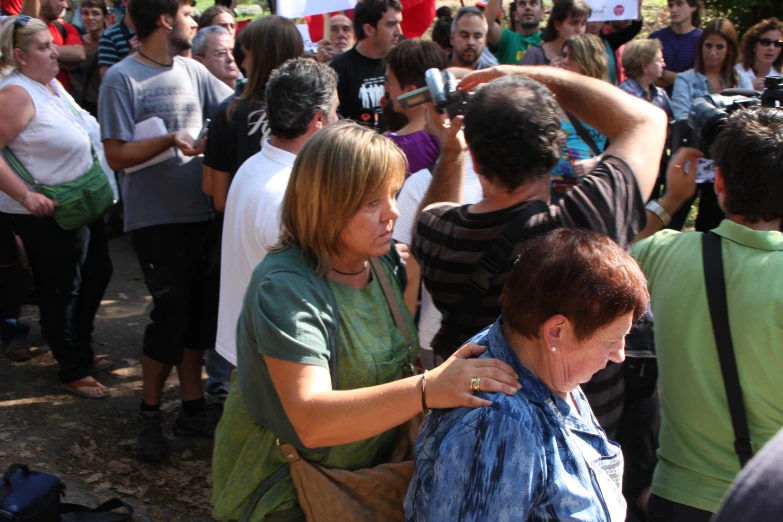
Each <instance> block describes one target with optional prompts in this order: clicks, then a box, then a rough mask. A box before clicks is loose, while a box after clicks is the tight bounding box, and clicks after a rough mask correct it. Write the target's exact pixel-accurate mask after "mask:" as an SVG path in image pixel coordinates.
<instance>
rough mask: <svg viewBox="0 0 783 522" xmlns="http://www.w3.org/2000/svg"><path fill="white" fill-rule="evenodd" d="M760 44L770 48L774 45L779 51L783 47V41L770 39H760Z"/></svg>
mask: <svg viewBox="0 0 783 522" xmlns="http://www.w3.org/2000/svg"><path fill="white" fill-rule="evenodd" d="M759 43H760V44H761V45H762V46H764V47H769V46H770V45H774V46H775V47H777V48H778V49H780V48H781V47H783V40H771V39H769V38H759Z"/></svg>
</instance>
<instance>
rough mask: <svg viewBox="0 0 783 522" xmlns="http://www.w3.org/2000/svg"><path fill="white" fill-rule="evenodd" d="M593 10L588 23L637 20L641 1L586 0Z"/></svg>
mask: <svg viewBox="0 0 783 522" xmlns="http://www.w3.org/2000/svg"><path fill="white" fill-rule="evenodd" d="M586 1H587V4H588V5H589V6H590V7H591V8H592V9H593V15H592V16H591V17H590V18H589V19H588V20H587V21H588V22H611V21H614V20H636V19H637V18H638V17H639V0H586Z"/></svg>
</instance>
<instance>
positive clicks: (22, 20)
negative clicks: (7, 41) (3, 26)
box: [11, 15, 33, 47]
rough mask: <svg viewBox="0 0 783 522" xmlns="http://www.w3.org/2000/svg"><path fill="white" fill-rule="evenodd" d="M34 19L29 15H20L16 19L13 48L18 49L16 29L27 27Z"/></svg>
mask: <svg viewBox="0 0 783 522" xmlns="http://www.w3.org/2000/svg"><path fill="white" fill-rule="evenodd" d="M32 19H33V18H32V17H31V16H27V15H18V16H17V17H16V18H14V34H13V39H12V41H11V43H12V45H11V47H16V28H17V27H27V24H28V23H30V20H32Z"/></svg>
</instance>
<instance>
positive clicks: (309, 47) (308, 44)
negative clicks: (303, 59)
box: [296, 24, 318, 53]
mask: <svg viewBox="0 0 783 522" xmlns="http://www.w3.org/2000/svg"><path fill="white" fill-rule="evenodd" d="M296 28H297V29H299V34H301V35H302V41H303V42H304V49H305V52H306V53H309V52H313V53H314V52H317V51H318V44H317V43H316V42H313V39H312V38H310V28H309V27H307V24H296Z"/></svg>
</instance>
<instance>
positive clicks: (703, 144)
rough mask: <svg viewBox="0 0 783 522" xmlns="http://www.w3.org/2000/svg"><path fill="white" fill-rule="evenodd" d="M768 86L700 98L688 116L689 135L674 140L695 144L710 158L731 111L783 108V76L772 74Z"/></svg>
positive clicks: (683, 143)
mask: <svg viewBox="0 0 783 522" xmlns="http://www.w3.org/2000/svg"><path fill="white" fill-rule="evenodd" d="M764 87H765V90H764V93H763V94H762V93H759V92H756V91H750V90H747V89H728V90H726V91H723V92H722V93H721V94H708V95H707V96H702V97H701V98H697V99H696V101H695V102H694V103H693V107H692V108H691V112H690V114H689V115H688V120H687V121H688V131H686V132H685V133H684V134H687V136H685V137H683V138H682V139H680V140H676V141H674V143H679V144H680V145H687V146H689V147H695V148H697V149H699V150H700V151H701V152H703V153H704V156H705V157H706V158H710V149H711V148H712V144H713V143H714V142H715V138H716V137H717V136H718V134H719V133H720V131H721V129H722V128H723V123H724V122H725V121H726V119H727V118H728V117H729V115H730V114H731V113H733V112H735V111H738V110H742V109H748V108H750V107H758V106H763V107H778V108H783V76H768V77H767V78H766V79H765V80H764Z"/></svg>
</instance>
